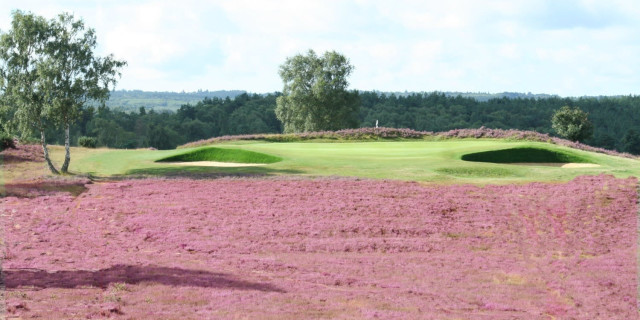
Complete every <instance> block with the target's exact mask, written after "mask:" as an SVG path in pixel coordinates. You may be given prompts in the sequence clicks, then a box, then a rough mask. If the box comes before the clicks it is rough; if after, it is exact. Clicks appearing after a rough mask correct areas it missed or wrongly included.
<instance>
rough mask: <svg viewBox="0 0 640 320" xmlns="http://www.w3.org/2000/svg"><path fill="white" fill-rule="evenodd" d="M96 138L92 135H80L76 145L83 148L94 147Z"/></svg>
mask: <svg viewBox="0 0 640 320" xmlns="http://www.w3.org/2000/svg"><path fill="white" fill-rule="evenodd" d="M96 142H97V140H96V138H94V137H80V138H78V145H79V146H81V147H85V148H95V147H96Z"/></svg>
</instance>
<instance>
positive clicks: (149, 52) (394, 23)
mask: <svg viewBox="0 0 640 320" xmlns="http://www.w3.org/2000/svg"><path fill="white" fill-rule="evenodd" d="M18 8H20V9H23V10H27V11H33V12H35V13H37V14H40V15H44V16H47V17H52V16H53V15H55V14H56V13H59V12H62V11H73V12H75V14H76V16H78V17H83V18H84V19H85V21H86V23H87V25H89V26H91V27H94V28H95V29H96V31H97V35H98V42H99V51H100V54H108V53H114V54H115V55H116V57H118V58H123V59H125V60H127V61H128V63H129V66H128V67H127V68H126V69H125V70H124V72H123V78H122V80H121V81H120V84H119V85H118V88H126V89H144V90H176V91H180V90H197V89H209V90H218V89H245V90H248V91H253V92H267V91H275V90H280V89H281V86H282V84H281V82H280V79H279V77H278V74H277V72H278V66H279V65H280V64H281V63H283V62H284V60H285V59H286V57H288V56H291V55H294V54H297V53H304V52H306V50H308V49H310V48H311V49H314V50H316V52H319V53H321V52H323V51H326V50H336V51H338V52H342V53H343V54H345V55H346V56H347V57H348V58H350V60H351V63H352V64H353V65H354V66H355V71H354V73H353V75H352V77H351V79H350V80H351V81H350V82H351V84H352V87H354V88H358V89H377V90H382V91H385V90H390V91H391V90H392V91H404V90H410V91H411V90H414V91H432V90H439V91H488V92H499V91H525V92H528V91H531V92H546V93H557V94H561V95H584V94H594V95H598V94H629V93H635V94H638V93H640V92H638V88H640V61H639V59H638V58H637V57H638V56H640V43H638V42H637V41H634V39H638V37H640V21H638V20H637V19H636V18H635V17H637V16H638V15H640V3H639V2H638V1H637V0H611V1H606V2H602V1H595V0H567V1H560V2H559V1H555V0H483V1H479V0H451V1H438V2H437V1H420V0H398V1H393V2H391V1H386V0H344V1H340V0H329V1H327V0H325V1H320V0H305V1H292V0H277V1H249V0H216V1H211V2H205V1H198V0H183V1H179V2H177V1H169V0H143V1H136V2H130V1H124V0H122V1H93V2H92V1H77V0H75V1H74V0H68V1H54V2H52V1H37V0H24V1H3V2H1V3H0V14H2V16H3V17H4V18H3V19H0V29H3V30H6V29H7V28H8V27H9V22H10V12H11V10H12V9H18Z"/></svg>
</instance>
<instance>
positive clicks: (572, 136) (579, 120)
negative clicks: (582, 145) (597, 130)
mask: <svg viewBox="0 0 640 320" xmlns="http://www.w3.org/2000/svg"><path fill="white" fill-rule="evenodd" d="M588 115H589V114H588V113H586V112H584V111H582V110H581V109H580V108H578V107H575V108H571V107H569V106H564V107H562V108H560V110H558V111H556V112H555V113H554V114H553V117H552V118H551V127H552V128H553V130H555V131H556V132H557V133H558V134H559V135H560V136H561V137H564V138H566V139H569V140H571V141H582V140H584V139H587V138H590V137H591V136H592V135H593V125H592V124H591V122H590V121H589V119H588Z"/></svg>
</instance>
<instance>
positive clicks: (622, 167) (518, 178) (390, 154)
mask: <svg viewBox="0 0 640 320" xmlns="http://www.w3.org/2000/svg"><path fill="white" fill-rule="evenodd" d="M211 147H215V148H217V149H224V150H244V151H252V152H257V153H260V154H264V155H269V156H273V157H277V158H279V159H281V160H278V161H269V162H272V163H265V164H264V165H261V166H251V167H208V166H199V165H193V166H189V165H188V163H183V165H181V166H177V165H174V164H172V163H171V162H159V161H158V160H161V159H163V158H166V157H172V156H176V155H181V154H187V153H190V152H194V151H197V150H202V149H206V148H207V147H199V148H182V149H176V150H165V151H158V150H142V149H138V150H110V149H83V148H77V149H73V151H72V152H73V154H74V157H75V158H74V161H73V162H72V165H71V170H72V171H73V172H79V173H85V174H91V175H94V176H97V177H118V176H127V175H151V176H164V175H168V176H185V177H186V176H189V175H192V174H195V175H200V176H206V175H212V176H216V175H217V176H220V175H257V176H278V175H294V176H342V177H362V178H373V179H394V180H405V181H421V182H435V183H473V184H486V183H522V182H532V181H568V180H571V179H573V178H575V177H577V176H579V175H587V174H588V175H594V174H595V175H597V174H602V173H604V174H612V175H614V176H616V177H621V178H626V177H629V176H640V165H639V164H640V161H638V160H635V159H628V158H622V157H615V156H610V155H605V154H599V153H593V152H587V151H582V150H576V149H571V148H567V147H562V146H557V145H553V144H549V143H540V142H527V141H525V142H522V141H505V140H501V139H454V140H443V141H422V140H417V141H411V140H409V141H376V142H316V141H307V142H288V143H272V142H255V141H235V142H233V141H232V142H225V143H218V144H215V145H212V146H211ZM209 148H210V147H209ZM54 150H58V151H59V150H60V149H54ZM498 150H506V151H509V150H511V153H518V152H520V153H522V152H524V154H523V157H524V158H522V159H515V160H513V161H509V160H508V159H507V162H505V160H504V159H500V154H499V153H498V154H496V155H492V154H488V155H487V156H486V159H484V161H471V160H470V161H465V160H463V158H464V156H465V155H470V154H474V153H479V152H486V151H498ZM540 150H546V151H548V152H546V153H545V152H540ZM558 154H563V155H569V156H568V157H565V158H562V157H558V156H557V155H558ZM56 156H57V157H58V158H61V154H60V153H54V158H56ZM234 157H238V158H237V159H236V158H234ZM536 157H537V158H536ZM526 159H529V160H526ZM191 161H220V158H216V155H212V156H211V157H210V158H207V155H206V154H205V155H202V156H200V157H194V158H193V159H191ZM253 161H254V160H253V159H252V158H251V156H249V157H241V156H240V154H237V155H235V156H234V155H232V156H231V157H226V158H224V159H222V161H220V162H231V163H234V162H235V163H246V162H253ZM255 161H257V162H258V163H260V162H261V161H260V159H257V160H255ZM187 162H188V161H187ZM566 163H583V164H586V163H588V164H593V165H594V166H575V167H571V166H568V167H569V168H567V166H565V167H562V165H563V164H566Z"/></svg>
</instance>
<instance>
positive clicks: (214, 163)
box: [167, 161, 266, 167]
mask: <svg viewBox="0 0 640 320" xmlns="http://www.w3.org/2000/svg"><path fill="white" fill-rule="evenodd" d="M167 163H169V164H172V165H176V166H196V167H257V166H264V165H266V163H235V162H218V161H190V162H167Z"/></svg>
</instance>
